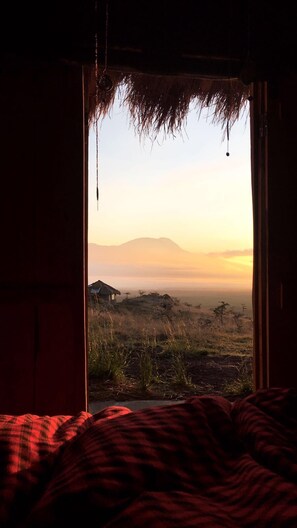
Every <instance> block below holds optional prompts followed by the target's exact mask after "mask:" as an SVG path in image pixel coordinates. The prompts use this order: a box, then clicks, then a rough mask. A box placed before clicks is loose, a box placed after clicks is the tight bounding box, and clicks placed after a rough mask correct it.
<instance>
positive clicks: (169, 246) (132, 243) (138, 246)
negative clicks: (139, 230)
mask: <svg viewBox="0 0 297 528" xmlns="http://www.w3.org/2000/svg"><path fill="white" fill-rule="evenodd" d="M118 247H121V248H124V249H125V250H126V249H132V250H134V251H135V250H136V251H156V252H158V251H161V252H164V251H183V252H184V253H188V252H187V251H185V250H184V249H182V248H181V247H180V246H178V245H177V244H176V243H175V242H173V241H172V240H170V238H164V237H161V238H149V237H146V238H135V239H134V240H129V242H125V243H124V244H121V245H120V246H118Z"/></svg>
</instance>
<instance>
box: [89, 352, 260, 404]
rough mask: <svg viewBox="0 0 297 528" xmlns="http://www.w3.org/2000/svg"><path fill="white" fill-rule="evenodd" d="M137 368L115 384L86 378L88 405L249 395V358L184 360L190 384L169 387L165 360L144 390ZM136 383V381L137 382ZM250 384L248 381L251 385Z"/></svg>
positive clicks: (135, 366)
mask: <svg viewBox="0 0 297 528" xmlns="http://www.w3.org/2000/svg"><path fill="white" fill-rule="evenodd" d="M137 374H138V366H137V365H136V364H133V362H132V363H131V364H130V366H129V369H128V371H127V375H126V379H125V380H124V381H123V382H121V383H117V384H115V383H114V382H112V381H110V380H108V381H104V382H103V381H100V380H98V379H96V378H91V377H90V378H89V382H88V388H89V401H90V402H92V401H106V400H114V401H122V400H130V401H131V400H140V399H151V400H153V399H164V400H171V399H172V400H180V399H185V398H187V397H190V396H194V395H203V394H216V395H222V396H224V397H226V398H229V399H236V398H237V397H242V396H245V395H246V394H248V393H249V392H251V389H249V388H248V385H249V383H248V382H249V380H251V378H252V358H251V357H249V356H248V357H245V358H243V357H242V356H234V355H207V356H199V357H196V358H189V359H187V374H188V377H189V381H190V383H189V384H182V385H177V384H174V383H172V365H171V364H170V360H169V359H167V360H166V359H164V360H163V362H162V365H159V367H158V374H159V376H156V379H155V380H154V381H153V383H152V384H151V385H150V386H149V388H148V389H146V390H141V389H140V387H139V382H138V381H137ZM138 379H139V378H138ZM250 384H251V381H250Z"/></svg>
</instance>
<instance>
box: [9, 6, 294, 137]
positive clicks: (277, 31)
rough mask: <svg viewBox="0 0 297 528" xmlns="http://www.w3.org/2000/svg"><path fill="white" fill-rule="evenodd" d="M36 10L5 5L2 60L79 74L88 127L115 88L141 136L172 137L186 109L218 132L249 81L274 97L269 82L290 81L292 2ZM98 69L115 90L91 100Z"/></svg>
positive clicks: (233, 114)
mask: <svg viewBox="0 0 297 528" xmlns="http://www.w3.org/2000/svg"><path fill="white" fill-rule="evenodd" d="M38 5H39V4H36V2H29V3H28V2H27V3H18V5H17V9H16V8H15V4H14V3H13V2H12V3H9V2H5V3H4V6H3V10H2V12H1V14H2V19H3V21H4V24H3V31H2V32H1V35H0V41H1V54H2V58H3V59H5V56H8V58H9V59H10V60H11V57H16V58H17V59H23V58H25V59H28V58H30V59H38V60H41V61H43V62H44V61H60V62H64V63H65V62H66V63H71V64H74V65H75V64H76V65H78V66H83V68H84V69H85V71H86V78H87V87H88V88H87V90H88V94H89V117H90V119H89V121H90V123H91V122H92V121H93V120H94V119H96V117H100V116H102V115H104V114H105V113H107V112H108V110H109V108H110V106H111V105H112V103H113V100H114V96H115V93H116V91H117V89H118V88H119V87H120V88H121V98H122V101H123V103H124V104H126V105H128V108H129V111H130V115H131V120H132V121H133V123H134V125H135V126H136V128H137V130H138V132H140V133H143V134H148V133H149V134H151V135H152V136H154V135H155V134H157V133H158V131H160V130H162V129H163V130H164V132H165V134H168V133H175V132H176V131H177V130H178V129H180V128H181V127H182V126H183V124H184V122H185V119H186V117H187V114H188V110H189V105H190V104H194V105H196V106H197V111H198V114H199V112H200V111H201V109H202V108H205V107H207V108H209V109H210V113H211V115H212V117H213V119H214V121H215V122H216V123H220V124H221V125H222V127H223V129H224V130H225V129H226V126H227V123H228V124H229V126H232V124H233V123H234V121H236V119H237V118H238V117H239V112H240V109H242V107H243V106H244V105H246V104H247V100H248V98H249V97H250V96H252V94H251V87H252V85H253V82H254V81H263V80H264V81H265V80H270V81H271V80H272V81H274V82H275V84H276V90H277V79H279V78H280V77H282V76H291V75H296V73H297V55H296V53H295V48H296V42H295V41H296V27H295V26H296V16H297V4H296V3H293V2H282V3H281V4H279V3H278V4H275V3H273V2H269V1H268V0H265V1H262V2H259V1H258V0H249V1H248V2H238V1H237V0H228V1H224V2H222V1H221V0H210V1H209V2H197V0H187V2H183V3H181V2H172V1H171V0H150V2H139V0H127V1H126V2H123V1H121V0H77V1H76V2H73V1H71V0H65V1H63V2H61V1H60V0H52V1H51V2H46V17H44V15H43V12H42V11H41V10H40V9H39V7H38ZM5 30H6V31H5ZM96 43H97V46H96ZM96 57H97V60H96ZM96 62H97V66H98V68H99V72H100V75H101V74H104V75H105V74H106V73H107V75H108V76H110V77H111V78H112V83H113V86H112V88H111V89H110V90H109V91H108V92H107V91H106V90H103V91H100V93H99V97H97V96H98V90H97V88H96V90H95V87H96V84H97V86H98V84H99V83H98V82H97V83H96V82H95V83H94V75H95V74H94V72H95V69H96V67H95V63H96ZM98 68H97V72H98ZM88 70H89V71H88ZM96 78H97V80H98V76H96ZM95 92H96V97H95V95H94V94H95ZM96 99H97V100H96Z"/></svg>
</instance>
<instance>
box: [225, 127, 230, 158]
mask: <svg viewBox="0 0 297 528" xmlns="http://www.w3.org/2000/svg"><path fill="white" fill-rule="evenodd" d="M226 134H227V152H226V156H230V152H229V139H230V130H229V119H228V121H227V126H226Z"/></svg>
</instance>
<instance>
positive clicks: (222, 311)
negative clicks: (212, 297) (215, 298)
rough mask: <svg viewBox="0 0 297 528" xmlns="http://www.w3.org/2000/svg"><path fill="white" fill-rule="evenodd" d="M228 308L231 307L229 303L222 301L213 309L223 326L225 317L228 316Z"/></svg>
mask: <svg viewBox="0 0 297 528" xmlns="http://www.w3.org/2000/svg"><path fill="white" fill-rule="evenodd" d="M227 306H230V305H229V303H227V302H225V301H220V303H219V305H218V306H217V307H216V308H214V309H213V312H214V314H215V316H216V317H218V319H219V320H220V323H221V324H223V322H224V315H226V312H227Z"/></svg>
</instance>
